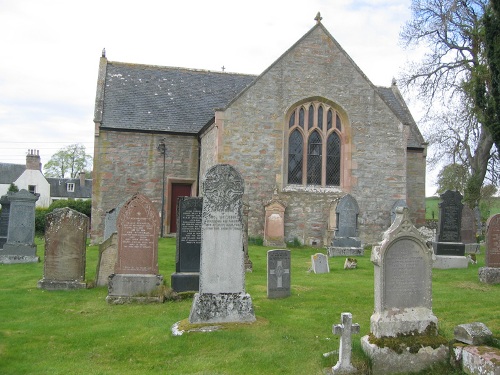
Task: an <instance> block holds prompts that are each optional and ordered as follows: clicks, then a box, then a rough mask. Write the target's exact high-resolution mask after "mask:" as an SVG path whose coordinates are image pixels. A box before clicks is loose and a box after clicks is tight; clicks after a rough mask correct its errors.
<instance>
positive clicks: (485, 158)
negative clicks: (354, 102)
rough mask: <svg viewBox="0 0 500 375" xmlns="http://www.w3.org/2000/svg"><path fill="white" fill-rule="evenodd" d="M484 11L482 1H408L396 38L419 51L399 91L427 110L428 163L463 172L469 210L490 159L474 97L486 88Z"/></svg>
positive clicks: (488, 142)
mask: <svg viewBox="0 0 500 375" xmlns="http://www.w3.org/2000/svg"><path fill="white" fill-rule="evenodd" d="M487 8H488V1H487V0H413V1H412V19H411V20H410V21H409V22H408V23H407V24H406V25H405V26H404V28H403V31H402V33H401V41H402V42H403V43H404V44H405V46H406V47H407V48H411V47H415V48H417V47H418V48H421V49H422V50H423V51H425V52H424V54H423V57H422V59H421V61H417V62H414V63H410V64H408V66H407V68H406V70H405V72H404V73H403V76H402V82H403V86H404V87H405V88H406V89H408V90H416V92H417V96H418V98H420V99H421V100H422V101H423V103H424V105H425V106H426V107H427V108H428V111H427V113H426V118H425V120H426V121H427V123H432V126H431V127H430V129H431V131H430V133H431V134H430V137H429V138H430V139H429V141H430V144H431V146H436V147H433V149H435V150H437V151H436V154H437V155H434V161H436V160H439V161H440V162H442V161H445V162H446V161H448V162H449V163H457V162H459V163H460V164H462V165H464V166H466V167H467V168H468V169H469V175H468V176H469V177H468V180H467V186H466V188H465V190H464V194H465V197H466V199H467V200H468V201H469V202H470V203H471V205H477V204H478V202H479V199H480V188H481V186H482V185H483V182H484V179H485V177H486V175H487V173H488V166H489V163H490V159H491V158H492V155H494V154H495V150H494V148H493V138H492V135H491V132H490V131H489V128H488V126H486V123H485V122H486V121H487V119H488V117H487V116H485V111H484V110H483V109H481V107H480V106H479V105H478V102H477V96H476V94H477V93H481V89H485V90H487V92H489V91H490V89H491V88H490V82H491V79H490V77H491V75H490V73H489V66H488V60H487V58H486V52H485V51H486V47H485V32H484V22H483V21H484V15H485V14H486V13H487ZM436 107H437V108H438V109H437V110H436ZM441 133H443V134H441ZM443 140H446V142H442V141H443ZM497 154H498V153H497ZM430 159H431V160H432V157H431V158H430ZM431 163H432V162H431ZM434 164H435V163H434Z"/></svg>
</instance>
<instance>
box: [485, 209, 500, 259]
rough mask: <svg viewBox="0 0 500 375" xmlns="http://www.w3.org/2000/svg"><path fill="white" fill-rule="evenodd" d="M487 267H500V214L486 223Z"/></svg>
mask: <svg viewBox="0 0 500 375" xmlns="http://www.w3.org/2000/svg"><path fill="white" fill-rule="evenodd" d="M485 261H486V262H485V263H486V267H495V268H498V267H500V214H496V215H493V216H491V217H490V218H489V219H488V222H487V223H486V259H485Z"/></svg>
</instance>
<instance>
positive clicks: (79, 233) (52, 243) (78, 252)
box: [38, 207, 89, 290]
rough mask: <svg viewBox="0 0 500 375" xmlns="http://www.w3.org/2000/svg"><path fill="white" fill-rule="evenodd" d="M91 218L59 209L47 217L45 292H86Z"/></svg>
mask: <svg viewBox="0 0 500 375" xmlns="http://www.w3.org/2000/svg"><path fill="white" fill-rule="evenodd" d="M88 224H89V218H88V217H87V216H86V215H84V214H82V213H80V212H78V211H75V210H72V209H71V208H68V207H65V208H59V209H56V210H54V211H52V212H51V213H49V214H47V215H46V216H45V257H44V267H43V278H42V279H41V280H39V281H38V287H39V288H41V289H45V290H69V289H84V288H86V287H87V284H86V283H85V255H86V241H87V228H88Z"/></svg>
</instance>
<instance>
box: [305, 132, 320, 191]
mask: <svg viewBox="0 0 500 375" xmlns="http://www.w3.org/2000/svg"><path fill="white" fill-rule="evenodd" d="M321 150H322V142H321V135H320V134H319V132H317V131H314V132H313V133H311V135H310V136H309V142H308V150H307V184H309V185H321V161H322V152H321Z"/></svg>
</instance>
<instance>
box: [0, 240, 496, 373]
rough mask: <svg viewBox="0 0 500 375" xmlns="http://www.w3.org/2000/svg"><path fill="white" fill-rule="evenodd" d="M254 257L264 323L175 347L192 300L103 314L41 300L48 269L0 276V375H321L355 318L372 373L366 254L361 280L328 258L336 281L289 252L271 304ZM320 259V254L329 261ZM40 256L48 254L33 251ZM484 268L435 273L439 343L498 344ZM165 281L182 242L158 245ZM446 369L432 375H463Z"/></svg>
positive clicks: (360, 362)
mask: <svg viewBox="0 0 500 375" xmlns="http://www.w3.org/2000/svg"><path fill="white" fill-rule="evenodd" d="M267 250H269V248H265V247H261V246H250V249H249V253H250V258H251V260H252V261H253V267H254V272H252V273H247V274H246V275H247V291H248V292H249V293H250V294H251V296H252V299H253V303H254V308H255V313H256V316H257V322H256V323H254V324H252V325H232V326H231V327H230V328H228V329H225V330H221V331H217V332H211V333H187V334H184V335H182V336H177V337H175V336H173V335H172V334H171V331H170V329H171V326H172V325H173V324H174V323H176V322H178V321H181V320H183V319H186V318H187V317H188V315H189V311H190V308H191V299H185V300H178V301H169V302H166V303H164V304H151V305H117V306H114V305H113V306H112V305H108V304H107V303H106V301H105V298H106V295H107V290H106V288H93V289H86V290H75V291H51V292H49V291H43V290H39V289H37V287H36V285H37V281H38V280H39V279H41V277H42V274H43V263H38V264H19V265H15V264H14V265H0V288H1V293H0V306H1V307H0V310H1V314H0V318H1V319H0V374H16V375H17V374H51V375H56V374H65V375H66V374H106V375H107V374H207V375H208V374H218V375H222V374H300V375H302V374H322V371H323V369H324V368H326V367H331V366H333V365H334V364H335V363H336V361H337V359H338V356H337V355H334V356H330V357H327V358H325V357H323V353H328V352H332V351H334V350H338V348H339V338H338V337H337V336H334V335H333V334H332V325H333V324H338V323H340V314H341V313H342V312H351V313H352V314H353V322H354V323H359V324H360V326H361V333H360V334H359V335H355V336H354V339H353V345H354V353H353V362H354V364H355V365H356V366H357V367H358V368H361V369H367V368H368V361H367V360H366V358H365V357H364V355H363V353H362V351H361V348H360V343H359V341H360V338H361V336H362V335H366V334H368V333H369V330H370V327H369V321H370V316H371V314H372V312H373V304H374V303H373V265H372V264H371V262H370V259H369V257H370V253H369V251H366V252H365V256H364V257H358V258H357V259H358V267H359V268H358V269H356V270H349V271H345V270H344V269H343V263H344V260H345V258H330V268H331V272H330V273H329V274H319V275H316V274H312V273H309V272H308V269H309V267H310V259H311V255H312V254H314V253H316V252H318V251H321V249H311V248H307V249H292V274H291V275H292V296H291V297H289V298H286V299H280V300H269V299H267V298H266V251H267ZM97 251H98V249H97V247H94V246H90V247H88V251H87V275H86V276H87V280H88V281H92V280H93V278H94V277H95V269H96V261H97ZM323 252H324V251H323ZM38 254H39V255H42V254H43V244H40V245H39V247H38ZM478 258H479V259H478V260H479V262H478V264H477V265H471V266H470V267H469V268H468V269H466V270H434V272H433V307H434V308H433V311H434V313H435V315H436V316H437V317H438V319H439V329H440V333H441V334H442V335H443V336H444V337H446V338H447V339H448V340H451V339H452V338H453V329H454V327H455V326H456V325H457V324H462V323H468V322H474V321H481V322H483V323H485V324H486V325H487V326H488V327H489V328H490V329H491V330H492V331H493V333H494V334H495V335H496V336H499V334H500V315H499V314H498V307H499V305H498V301H499V300H500V285H495V286H491V285H485V284H482V283H480V282H479V281H478V268H479V267H481V266H482V265H484V257H483V256H482V255H480V256H479V257H478ZM159 265H160V273H161V274H162V275H163V276H164V278H165V280H166V281H167V284H169V283H170V275H171V273H173V272H174V270H175V240H174V239H161V240H160V245H159ZM453 371H454V370H452V369H451V368H449V367H448V366H444V367H443V368H440V369H434V370H433V371H432V372H426V373H427V374H429V373H434V374H450V373H454V374H461V373H460V372H453Z"/></svg>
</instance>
